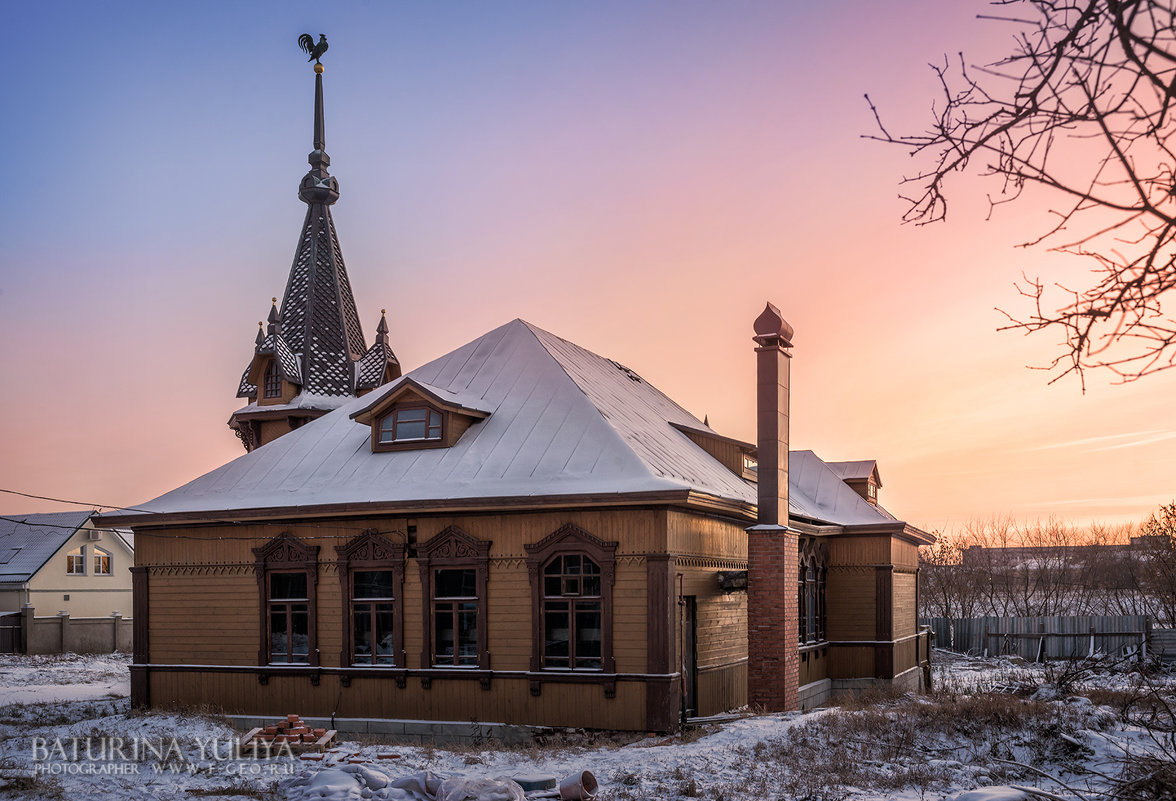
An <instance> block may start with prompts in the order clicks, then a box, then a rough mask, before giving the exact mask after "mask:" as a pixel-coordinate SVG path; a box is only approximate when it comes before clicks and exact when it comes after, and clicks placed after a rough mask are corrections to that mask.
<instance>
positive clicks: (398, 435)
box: [377, 406, 445, 444]
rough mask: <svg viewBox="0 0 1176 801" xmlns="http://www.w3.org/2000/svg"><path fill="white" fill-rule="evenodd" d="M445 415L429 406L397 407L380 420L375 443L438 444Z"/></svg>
mask: <svg viewBox="0 0 1176 801" xmlns="http://www.w3.org/2000/svg"><path fill="white" fill-rule="evenodd" d="M444 421H445V415H443V414H442V413H441V412H439V411H437V410H436V409H434V408H432V407H431V406H397V407H396V408H394V409H393V410H392V411H391V412H389V413H388V414H386V415H384V416H383V417H382V418H380V422H379V435H378V438H377V441H378V442H380V443H382V444H388V443H393V442H439V441H440V440H441V439H442V434H443V428H444Z"/></svg>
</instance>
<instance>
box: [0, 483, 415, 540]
mask: <svg viewBox="0 0 1176 801" xmlns="http://www.w3.org/2000/svg"><path fill="white" fill-rule="evenodd" d="M0 492H3V493H7V494H9V495H19V496H21V497H22V498H33V499H35V500H39V501H53V502H54V503H68V504H72V505H74V506H85V507H88V508H90V509H95V508H96V509H109V510H111V511H115V512H143V513H145V514H153V512H152V510H150V509H140V508H137V507H134V506H117V505H114V504H108V503H85V502H83V501H72V500H68V499H66V498H54V497H51V496H48V495H34V494H32V493H28V492H20V491H18V490H10V489H3V488H0ZM49 514H52V513H49ZM0 520H7V521H9V522H12V523H20V524H23V525H26V526H39V527H42V528H60V529H69V530H70V531H73V530H76V529H77V528H78V527H77V526H67V525H62V524H60V523H36V522H32V523H30V522H27V521H26V520H24V519H21V518H19V517H11V516H8V515H0ZM208 522H209V523H211V524H212V525H230V526H256V525H261V526H276V527H278V528H283V529H290V528H315V529H317V528H321V527H322V526H320V525H318V524H314V523H275V522H268V521H256V520H231V519H224V520H212V521H208ZM328 526H329V527H330V528H335V529H342V530H344V531H355V532H361V533H362V532H364V531H375V532H376V533H377V534H395V535H397V536H399V537H400V538H401V539H402V540H404V541H405V542H406V543H407V541H408V538H407V536H406V534H405V533H404V532H403V531H401V530H400V529H388V530H381V529H376V528H373V527H372V526H363V527H360V526H345V525H339V524H335V523H330V524H328ZM113 530H116V531H117V530H122V529H113ZM135 536H136V537H156V538H159V539H177V540H198V541H202V542H211V541H215V540H242V541H265V540H270V539H273V537H272V536H255V537H249V536H244V537H223V536H222V537H200V536H194V535H190V534H170V533H164V532H161V531H136V532H135ZM353 538H354V535H336V534H317V535H315V536H314V539H316V540H350V539H353Z"/></svg>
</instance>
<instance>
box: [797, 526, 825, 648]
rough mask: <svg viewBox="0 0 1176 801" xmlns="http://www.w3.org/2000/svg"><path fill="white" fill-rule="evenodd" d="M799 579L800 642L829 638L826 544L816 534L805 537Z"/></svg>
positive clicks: (801, 548)
mask: <svg viewBox="0 0 1176 801" xmlns="http://www.w3.org/2000/svg"><path fill="white" fill-rule="evenodd" d="M799 547H800V558H799V568H798V570H797V583H796V601H797V603H796V610H797V620H796V624H797V625H796V630H797V634H798V635H799V640H800V644H801V645H805V644H811V643H816V642H823V641H824V640H825V638H826V628H825V624H826V601H825V578H826V573H827V568H826V564H827V562H828V548H827V546H826V545H825V544H824V543H822V542H820V541H818V540H816V539H815V538H810V537H805V538H802V539H801V541H800V544H799Z"/></svg>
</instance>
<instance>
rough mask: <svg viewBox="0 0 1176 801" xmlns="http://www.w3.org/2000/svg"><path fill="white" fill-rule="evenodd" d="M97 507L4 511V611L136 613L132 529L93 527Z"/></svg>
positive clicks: (0, 600)
mask: <svg viewBox="0 0 1176 801" xmlns="http://www.w3.org/2000/svg"><path fill="white" fill-rule="evenodd" d="M94 514H95V512H93V511H89V510H87V511H81V512H49V513H46V514H31V515H3V516H0V614H5V613H9V612H19V611H20V610H21V609H22V608H23V607H24V606H25V605H29V606H32V607H33V608H34V609H35V610H36V615H37V617H45V616H48V615H56V614H58V613H60V612H68V613H69V616H70V617H71V618H75V617H76V618H91V617H109V616H110V615H111V614H112V613H114V612H118V613H119V614H121V615H122V616H123V617H126V618H129V617H130V616H131V571H130V568H131V566H132V565H133V564H134V562H135V547H134V538H133V537H134V535H133V534H132V533H131V532H130V531H124V530H117V529H99V528H94V526H93V524H92V523H91V522H90V518H91V517H92V516H93V515H94Z"/></svg>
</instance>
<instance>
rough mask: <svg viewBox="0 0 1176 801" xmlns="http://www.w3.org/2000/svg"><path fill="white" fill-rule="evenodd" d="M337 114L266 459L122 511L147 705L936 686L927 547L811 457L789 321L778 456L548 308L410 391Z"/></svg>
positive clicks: (258, 428) (654, 709)
mask: <svg viewBox="0 0 1176 801" xmlns="http://www.w3.org/2000/svg"><path fill="white" fill-rule="evenodd" d="M315 119H316V124H315V128H316V136H315V151H314V152H313V153H312V154H311V157H310V160H311V165H312V170H311V172H310V173H309V174H308V177H307V178H306V179H304V181H303V190H304V191H303V192H302V199H303V200H304V201H305V202H306V203H307V204H308V206H309V210H308V215H307V224H306V225H305V226H304V231H303V236H302V237H301V238H300V247H299V251H298V254H297V255H296V257H295V261H294V265H293V267H292V269H291V273H290V278H289V283H288V286H287V290H286V295H285V299H284V301H283V305H282V308H281V311H280V314H279V313H278V310H277V308H276V306H275V309H274V311H273V312H272V314H271V322H270V328H269V330H268V331H267V332H261V333H259V335H258V339H257V342H256V345H255V349H254V357H253V360H252V361H251V362H250V364H249V367H248V368H247V370H246V373H245V375H244V376H243V378H242V380H241V382H240V385H239V391H240V395H241V396H242V397H244V398H246V399H247V400H248V404H247V406H246V407H245V408H244V409H242V410H240V411H239V412H238V413H236V414H235V415H234V417H233V420H232V421H231V425H233V427H234V428H235V429H236V430H237V431H238V432H239V433H240V432H241V431H242V430H243V429H244V430H245V433H244V434H243V435H242V439H243V440H244V442H245V445H246V448H247V450H248V453H246V454H245V455H243V456H241V457H240V458H238V459H237V460H235V461H233V462H230V463H229V464H227V465H224V466H223V467H221V468H219V469H217V470H214V471H212V472H211V473H208V474H207V475H204V476H201V477H200V478H197V479H196V480H194V481H192V482H191V483H189V484H186V485H185V486H183V487H180V488H178V489H176V490H174V491H172V492H169V493H167V494H165V495H163V496H161V497H159V498H157V499H155V500H153V501H149V502H148V503H145V504H139V505H137V506H136V510H137V511H134V512H119V513H114V514H109V515H106V516H104V518H103V519H104V521H105V522H106V524H109V525H120V526H129V527H132V528H133V529H134V531H135V534H136V537H137V540H138V548H137V552H136V566H135V568H134V589H135V625H136V631H135V659H134V664H133V666H132V698H133V701H134V702H135V703H137V704H147V705H171V704H197V703H199V704H213V705H215V706H218V707H220V708H222V709H223V710H224V711H225V712H227V713H229V714H235V715H250V716H262V715H264V716H274V715H279V714H285V713H287V712H289V711H292V710H296V711H298V712H300V713H301V714H303V715H305V716H320V717H327V716H330V717H332V719H333V720H334V722H335V724H336V725H337V726H341V727H344V728H346V721H347V720H348V719H355V720H358V719H368V718H386V719H402V720H405V719H407V720H418V721H421V720H424V721H441V722H445V721H451V722H464V723H466V724H468V723H469V722H470V721H482V722H497V723H506V724H521V725H543V726H573V727H590V728H602V729H625V730H658V731H668V730H672V729H674V728H675V727H676V726H677V725H678V724H679V722H680V721H681V720H682V718H683V716H685V715H710V714H714V713H718V712H723V711H726V710H730V709H734V708H738V707H741V706H744V705H746V704H748V703H749V702H750V703H751V704H753V705H755V706H757V707H762V708H765V709H788V708H796V707H797V706H806V707H807V706H811V705H813V704H816V703H819V702H820V701H822V700H824V699H825V698H827V697H828V696H829V695H830V694H831V693H835V692H840V691H849V690H854V689H857V688H860V687H863V686H868V685H873V684H875V683H877V682H894V683H898V684H900V685H902V686H909V687H918V686H919V685H920V683H921V678H922V673H921V671H920V665H922V664H925V662H926V659H927V652H926V645H927V642H926V638H925V637H924V636H922V635H920V634H919V633H918V631H917V627H916V619H915V608H916V607H915V594H916V592H917V580H916V579H917V570H918V561H917V556H916V552H917V546H918V545H919V544H921V543H924V542H927V541H928V540H929V537H928V535H926V534H924V533H923V532H921V531H919V530H918V529H916V528H914V527H912V526H910V525H908V524H906V523H904V522H902V521H900V520H897V519H895V518H894V517H893V516H892V515H890V514H889V513H887V512H886V511H885V510H884V509H883V508H882V507H881V506H879V505H878V504H877V503H876V497H875V498H873V499H869V498H866V497H863V496H862V495H860V494H859V493H858V492H857V491H855V489H854V488H853V487H851V486H850V484H849V483H847V480H846V478H845V477H843V476H842V475H840V474H839V473H838V470H837V469H836V467H835V466H831V465H830V464H828V463H825V462H823V461H822V460H821V459H819V458H818V457H817V456H816V455H815V454H813V453H812V452H809V451H801V452H793V453H791V454H790V453H789V451H788V438H787V431H788V428H787V423H788V417H787V415H788V408H787V404H788V364H789V360H790V349H791V336H792V332H791V329H790V328H788V326H787V324H786V323H784V321H783V319H782V318H780V316H779V313H778V312H777V311H776V310H775V309H774V307H771V306H770V305H769V306H768V308H767V309H766V310H765V312H764V314H763V315H761V317H760V318H759V319H758V320H757V321H756V326H755V327H756V340H757V354H758V356H757V358H758V359H759V368H758V376H757V377H756V378H755V383H756V384H757V386H758V397H759V401H758V403H759V418H760V419H759V441H758V442H757V443H754V444H753V443H745V442H740V441H738V440H735V439H731V438H729V437H725V436H722V435H720V434H719V433H717V432H715V431H714V430H712V429H711V428H710V427H709V426H708V425H707V424H705V423H704V422H702V421H700V420H698V419H697V418H696V417H694V416H693V415H692V414H690V413H689V412H687V411H686V410H685V409H683V408H682V407H680V406H679V405H678V404H676V403H675V402H674V401H672V400H671V399H670V398H668V397H666V396H665V395H664V394H663V393H661V392H660V391H658V390H657V389H656V388H655V387H653V386H651V385H650V384H649V383H648V382H647V381H645V380H644V379H643V378H642V377H641V375H640V374H639V373H638V372H636V371H634V370H632V369H630V368H629V367H626V366H625V365H623V364H621V363H620V362H617V361H613V360H611V359H607V358H603V357H601V356H598V355H596V354H594V353H592V352H591V351H589V350H586V349H585V348H582V347H580V346H578V345H576V344H573V343H571V342H568V341H567V340H564V339H561V338H560V337H558V336H556V335H555V334H552V333H549V332H547V331H545V330H543V329H540V328H538V327H536V326H534V325H531V324H530V323H527V322H524V321H522V320H513V321H511V322H508V323H506V324H505V325H502V326H500V327H498V328H496V329H494V330H493V331H490V332H488V333H486V334H484V335H482V336H480V337H478V338H476V339H474V340H473V341H471V342H469V343H467V344H466V345H463V346H462V347H460V348H458V349H456V350H454V351H452V352H451V353H447V354H444V355H441V356H439V357H438V358H435V359H433V360H432V361H430V362H428V363H426V364H423V365H422V366H420V367H417V368H416V369H414V370H412V371H410V372H408V373H407V374H404V375H400V368H399V363H398V362H397V361H396V359H395V357H394V356H393V355H392V352H391V349H390V348H389V347H388V343H387V328H386V326H385V325H384V324H383V321H381V330H380V334H379V337H378V338H377V341H376V344H375V345H373V346H372V347H371V348H368V349H363V348H362V343H363V337H362V333H361V332H360V331H359V328H358V326H359V324H358V316H357V315H356V314H355V308H354V301H353V300H352V298H351V292H350V287H349V285H348V283H347V279H346V272H345V270H344V268H343V262H342V256H341V252H340V250H339V248H338V240H337V237H335V234H334V230H333V224H332V223H331V218H330V211H329V206H330V204H331V203H333V202H334V199H335V198H337V197H338V184H337V182H335V179H334V178H333V177H331V176H329V175H327V174H326V171H325V166H324V165H325V164H329V159H327V158H326V154H325V150H324V144H323V137H322V119H323V117H322V76H321V72H320V74H319V75H318V76H317V77H316V114H315ZM308 186H309V187H310V190H309V191H308V190H307V189H306V188H307V187H308ZM312 218H313V219H312ZM315 226H317V228H316V227H315ZM324 243H326V244H324ZM312 247H315V248H317V250H313V251H311V250H310V248H312ZM308 288H309V289H308ZM344 288H345V291H344ZM312 289H313V291H311V290H312ZM324 298H325V299H326V301H324ZM315 303H317V304H318V305H317V306H315V307H314V308H312V306H313V305H314V304H315ZM353 321H354V329H355V330H354V331H351V328H352V323H353ZM316 348H318V350H316ZM752 384H753V378H752V377H751V376H749V377H748V391H751V388H752ZM315 404H317V406H316V405H315ZM308 409H309V410H311V412H310V413H306V412H305V410H308ZM855 475H856V474H855ZM749 683H750V685H751V688H750V690H749Z"/></svg>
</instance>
